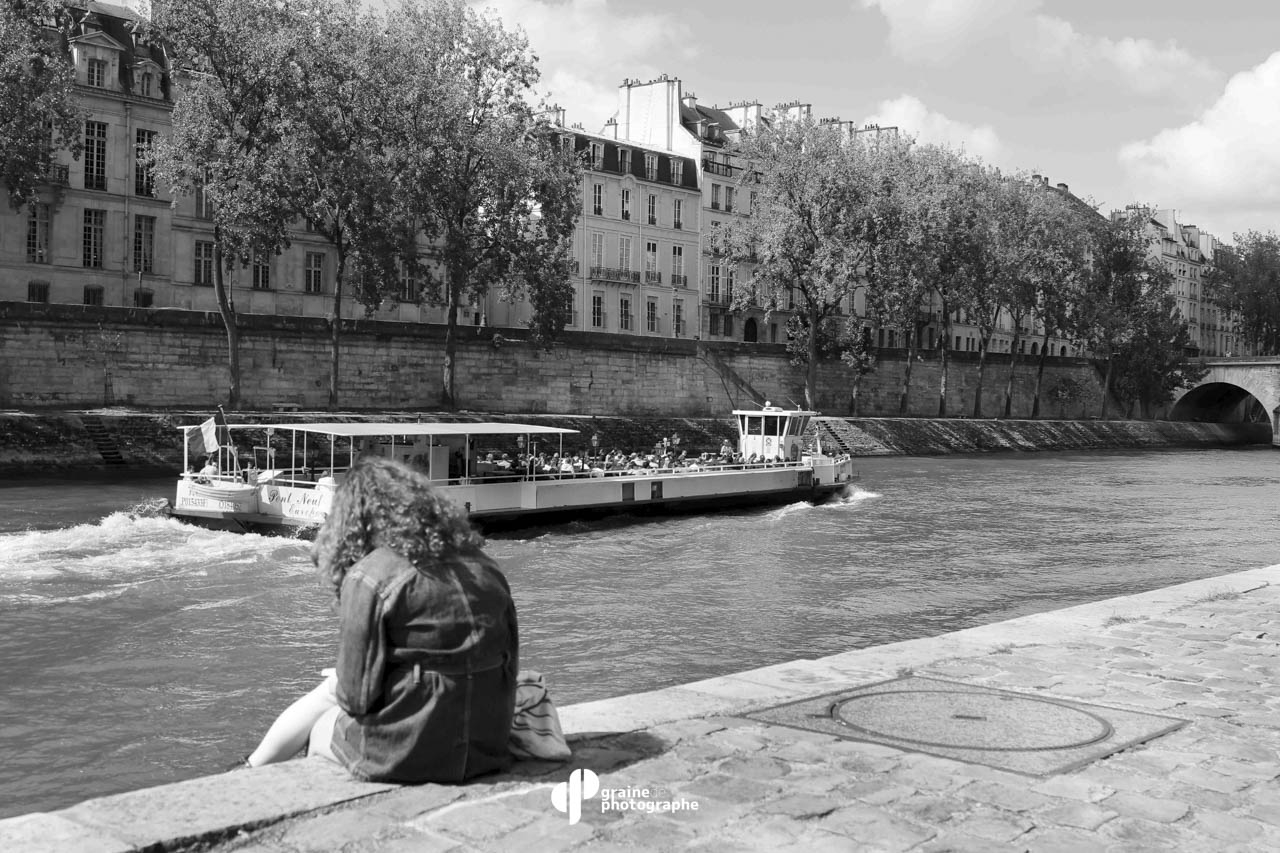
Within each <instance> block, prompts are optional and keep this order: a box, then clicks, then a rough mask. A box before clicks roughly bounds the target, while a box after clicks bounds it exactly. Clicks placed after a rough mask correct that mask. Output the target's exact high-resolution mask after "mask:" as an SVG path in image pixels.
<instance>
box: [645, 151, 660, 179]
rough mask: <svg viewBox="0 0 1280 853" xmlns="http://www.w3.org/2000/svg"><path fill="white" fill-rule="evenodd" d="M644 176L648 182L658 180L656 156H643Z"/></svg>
mask: <svg viewBox="0 0 1280 853" xmlns="http://www.w3.org/2000/svg"><path fill="white" fill-rule="evenodd" d="M644 176H645V178H646V179H647V180H650V181H656V180H658V155H657V154H645V155H644Z"/></svg>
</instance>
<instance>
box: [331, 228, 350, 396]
mask: <svg viewBox="0 0 1280 853" xmlns="http://www.w3.org/2000/svg"><path fill="white" fill-rule="evenodd" d="M346 270H347V253H346V251H345V250H344V249H343V248H342V247H341V246H339V247H338V274H337V276H336V277H335V278H334V282H333V316H332V317H331V318H330V319H329V411H331V412H334V411H337V409H338V366H339V365H338V354H339V344H340V343H341V340H342V285H343V276H344V275H345V274H346Z"/></svg>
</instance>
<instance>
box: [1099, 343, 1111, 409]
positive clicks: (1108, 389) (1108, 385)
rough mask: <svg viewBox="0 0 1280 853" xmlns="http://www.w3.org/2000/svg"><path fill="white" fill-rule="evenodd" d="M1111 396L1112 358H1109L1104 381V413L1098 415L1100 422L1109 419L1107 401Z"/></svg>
mask: <svg viewBox="0 0 1280 853" xmlns="http://www.w3.org/2000/svg"><path fill="white" fill-rule="evenodd" d="M1110 396H1111V356H1110V355H1108V356H1107V374H1106V377H1105V378H1104V379H1103V380H1102V412H1101V414H1099V415H1098V420H1102V421H1105V420H1106V419H1107V400H1108V398H1109V397H1110Z"/></svg>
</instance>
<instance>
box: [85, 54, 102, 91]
mask: <svg viewBox="0 0 1280 853" xmlns="http://www.w3.org/2000/svg"><path fill="white" fill-rule="evenodd" d="M85 79H86V81H87V82H88V84H89V85H90V86H92V87H94V88H95V89H105V88H106V87H107V62H106V60H105V59H90V60H89V67H88V70H87V73H86V77H85Z"/></svg>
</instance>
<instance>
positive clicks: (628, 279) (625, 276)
mask: <svg viewBox="0 0 1280 853" xmlns="http://www.w3.org/2000/svg"><path fill="white" fill-rule="evenodd" d="M591 278H592V280H593V281H616V282H618V283H619V284H639V283H640V271H639V270H624V269H618V268H617V267H592V268H591Z"/></svg>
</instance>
